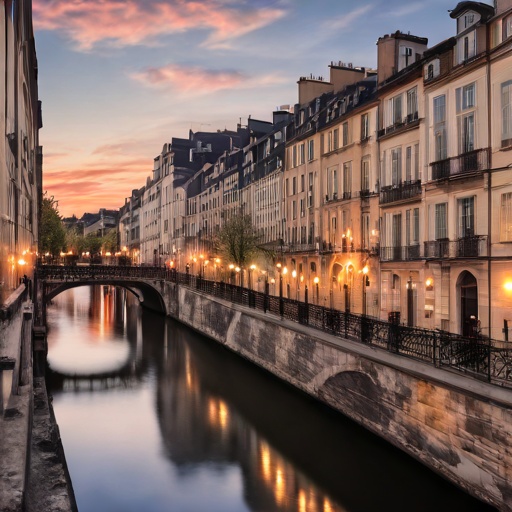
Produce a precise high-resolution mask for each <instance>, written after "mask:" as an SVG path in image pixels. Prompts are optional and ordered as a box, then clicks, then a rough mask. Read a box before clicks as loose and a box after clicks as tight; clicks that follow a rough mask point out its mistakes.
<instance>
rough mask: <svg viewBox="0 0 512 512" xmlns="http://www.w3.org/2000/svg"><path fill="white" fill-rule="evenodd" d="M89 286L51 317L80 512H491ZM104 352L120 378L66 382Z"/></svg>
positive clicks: (366, 436) (70, 295)
mask: <svg viewBox="0 0 512 512" xmlns="http://www.w3.org/2000/svg"><path fill="white" fill-rule="evenodd" d="M87 290H89V289H75V290H70V291H69V292H66V294H65V295H64V294H63V295H62V296H60V297H59V298H58V300H57V304H55V307H53V308H50V311H49V320H50V324H51V334H50V340H51V345H50V365H51V367H52V368H54V366H55V360H56V361H57V362H58V371H59V372H60V374H59V373H58V372H57V374H56V375H54V377H57V380H56V381H55V382H54V381H53V379H52V383H51V385H52V389H53V391H54V394H55V399H54V406H55V410H56V415H57V420H58V422H59V426H60V430H61V435H62V438H63V441H64V447H65V450H66V455H67V458H68V465H69V467H70V472H71V477H72V480H73V484H74V487H75V492H76V494H77V501H78V506H79V510H80V512H84V511H85V512H86V511H89V510H91V511H93V510H94V511H95V512H97V511H102V510H105V511H117V510H123V511H141V510H144V511H149V512H152V511H155V512H156V511H163V510H166V511H194V512H195V511H203V510H205V511H206V510H207V511H209V512H210V511H213V512H216V511H218V512H226V511H233V512H235V511H236V512H238V511H253V512H274V511H275V512H342V511H350V512H367V511H374V510H379V511H387V510H390V511H391V510H392V511H394V512H398V511H407V512H409V511H411V510H414V511H415V512H421V511H445V510H446V511H448V510H449V511H450V512H456V511H464V512H471V511H485V510H491V509H489V508H486V507H485V506H484V505H482V504H481V503H479V502H477V501H475V500H473V499H472V498H470V497H469V496H468V495H466V494H464V493H462V492H461V491H459V490H457V489H455V488H454V487H453V486H451V485H450V484H448V483H447V482H445V481H444V480H442V479H440V478H438V477H437V476H436V475H434V474H433V473H432V472H430V471H428V470H427V469H426V468H424V467H423V466H421V465H420V464H418V463H416V462H415V461H414V460H412V459H410V458H409V457H407V456H405V455H404V454H403V453H401V452H399V451H398V450H396V449H394V448H393V447H391V446H390V445H389V444H387V443H385V442H383V441H381V440H380V439H378V438H377V437H375V436H373V435H372V434H370V433H368V432H367V431H365V430H364V429H362V428H360V427H359V426H357V425H355V424H354V423H353V422H351V421H349V420H347V419H345V418H343V417H342V416H341V415H339V414H337V413H335V412H334V411H332V410H330V409H328V408H326V407H323V406H322V405H320V404H318V403H317V402H315V401H313V400H312V399H310V398H308V397H306V396H304V395H302V394H300V393H298V392H296V391H295V390H293V389H291V388H289V387H288V386H286V385H283V384H282V383H281V382H279V381H277V379H275V378H273V377H272V376H270V375H268V374H266V373H264V372H263V371H261V370H259V369H258V368H256V367H254V366H253V365H251V364H249V363H247V362H245V361H243V360H242V359H241V358H239V357H238V356H235V355H233V354H232V353H230V352H228V351H227V350H226V349H224V348H223V347H220V346H218V345H216V344H215V343H214V342H212V341H210V340H207V339H205V338H203V337H201V336H198V335H197V333H194V332H193V331H191V330H189V329H187V328H185V327H184V326H182V325H180V324H178V323H176V322H173V321H171V320H167V321H166V320H164V319H163V318H161V317H158V316H156V315H153V314H151V313H148V312H146V311H144V312H143V313H141V310H140V307H139V306H138V305H137V303H136V302H135V301H134V300H132V299H131V296H130V295H129V294H128V295H126V293H125V292H123V291H122V290H117V291H116V290H112V289H107V290H105V289H104V288H102V287H95V288H92V289H90V291H87ZM84 312H86V315H85V316H86V321H85V320H84ZM89 323H90V324H94V325H88V324H89ZM83 333H87V336H88V338H87V342H86V343H84V342H82V341H77V338H79V337H80V336H81V335H82V334H83ZM66 340H68V341H69V340H72V343H73V344H75V347H77V350H79V352H78V353H77V354H76V355H75V356H73V355H72V351H65V353H64V352H63V350H64V349H63V348H62V347H61V345H62V344H63V343H65V342H66ZM108 344H114V345H115V346H116V347H117V348H118V350H119V353H118V354H117V357H113V356H112V353H111V351H110V350H109V349H107V350H105V347H106V346H107V345H108ZM116 344H117V345H116ZM120 347H126V349H122V348H120ZM123 350H125V351H124V352H123V358H125V357H126V359H123V358H122V357H120V356H121V352H122V351H123ZM87 351H88V352H92V354H85V352H87ZM56 357H57V359H55V358H56ZM66 358H67V359H66ZM77 358H78V359H79V360H80V361H78V362H77V360H76V359H77ZM102 358H106V359H108V364H109V366H108V367H107V370H105V371H106V372H107V373H108V375H106V373H105V372H103V368H104V366H101V365H100V366H99V367H100V369H101V371H100V370H98V368H97V367H95V368H93V369H91V371H92V372H93V374H94V375H90V376H89V377H88V378H84V375H83V374H82V375H80V376H79V377H74V378H72V379H71V378H68V377H66V376H65V375H63V374H68V375H69V374H73V373H76V369H77V367H80V368H81V369H83V368H84V366H83V360H84V359H86V360H87V361H88V362H87V365H90V364H91V362H92V361H93V360H96V361H100V360H101V359H102ZM114 362H116V364H118V367H117V370H116V369H114V368H113V367H112V365H113V364H114ZM105 364H106V363H105ZM102 372H103V373H102ZM109 372H110V373H109ZM108 383H110V385H107V384H108ZM71 391H72V392H71Z"/></svg>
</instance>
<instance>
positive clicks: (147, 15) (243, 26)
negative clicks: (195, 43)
mask: <svg viewBox="0 0 512 512" xmlns="http://www.w3.org/2000/svg"><path fill="white" fill-rule="evenodd" d="M33 11H34V19H35V27H36V29H37V30H52V31H57V32H61V33H63V34H65V35H66V36H68V37H69V38H70V39H71V40H73V41H75V42H76V43H77V45H78V48H79V49H80V50H90V49H92V48H93V47H94V45H95V44H96V43H99V42H101V41H108V42H111V43H113V44H114V45H116V46H121V47H122V46H133V45H154V44H156V39H157V37H158V36H162V35H169V34H174V33H179V32H185V31H187V30H191V29H205V30H208V31H210V35H209V37H208V38H207V40H206V41H205V42H204V45H211V46H224V45H226V43H227V42H228V41H230V40H232V39H235V38H237V37H240V36H242V35H244V34H247V33H249V32H252V31H254V30H257V29H259V28H262V27H264V26H266V25H269V24H271V23H273V22H274V21H276V20H278V19H280V18H282V17H283V16H284V15H285V11H284V10H283V9H279V8H269V7H263V8H253V7H249V6H248V5H247V4H245V3H240V4H238V5H237V7H235V6H234V5H233V4H231V5H228V4H226V3H225V2H222V1H218V0H202V1H199V0H191V1H187V0H34V1H33Z"/></svg>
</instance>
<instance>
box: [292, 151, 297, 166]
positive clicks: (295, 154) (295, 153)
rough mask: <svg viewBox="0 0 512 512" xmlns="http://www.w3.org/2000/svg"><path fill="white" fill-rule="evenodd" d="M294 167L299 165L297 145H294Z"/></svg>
mask: <svg viewBox="0 0 512 512" xmlns="http://www.w3.org/2000/svg"><path fill="white" fill-rule="evenodd" d="M292 167H297V146H293V162H292Z"/></svg>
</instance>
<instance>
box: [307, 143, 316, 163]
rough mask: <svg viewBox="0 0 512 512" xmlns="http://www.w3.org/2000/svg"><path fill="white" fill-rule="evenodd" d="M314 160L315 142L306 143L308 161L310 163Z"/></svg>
mask: <svg viewBox="0 0 512 512" xmlns="http://www.w3.org/2000/svg"><path fill="white" fill-rule="evenodd" d="M314 158H315V141H314V140H313V139H311V140H310V141H308V160H309V161H310V162H311V160H313V159H314Z"/></svg>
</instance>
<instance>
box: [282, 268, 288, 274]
mask: <svg viewBox="0 0 512 512" xmlns="http://www.w3.org/2000/svg"><path fill="white" fill-rule="evenodd" d="M283 274H284V275H286V274H288V269H287V268H286V267H284V268H283Z"/></svg>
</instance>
